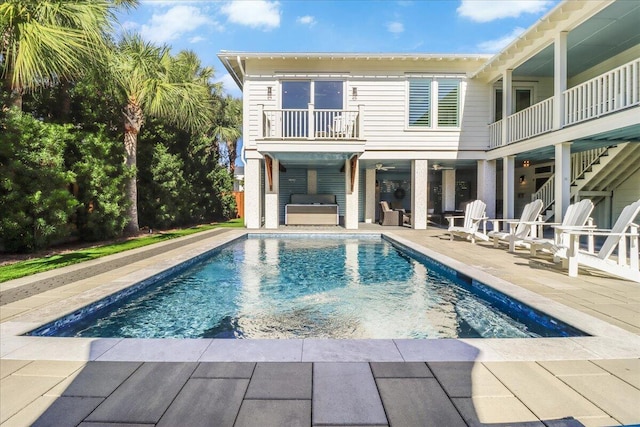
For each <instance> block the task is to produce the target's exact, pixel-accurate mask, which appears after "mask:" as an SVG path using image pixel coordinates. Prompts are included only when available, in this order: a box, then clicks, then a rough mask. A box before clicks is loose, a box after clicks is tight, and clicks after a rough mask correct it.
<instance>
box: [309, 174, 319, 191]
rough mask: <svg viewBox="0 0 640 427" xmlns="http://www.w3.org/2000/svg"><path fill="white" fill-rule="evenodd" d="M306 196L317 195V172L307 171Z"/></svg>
mask: <svg viewBox="0 0 640 427" xmlns="http://www.w3.org/2000/svg"><path fill="white" fill-rule="evenodd" d="M307 194H318V171H317V170H315V169H309V170H307Z"/></svg>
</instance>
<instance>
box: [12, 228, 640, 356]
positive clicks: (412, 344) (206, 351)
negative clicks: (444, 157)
mask: <svg viewBox="0 0 640 427" xmlns="http://www.w3.org/2000/svg"><path fill="white" fill-rule="evenodd" d="M301 232H302V233H303V234H349V235H363V234H364V235H379V236H385V237H386V238H388V239H390V240H391V241H396V242H398V243H400V244H401V245H404V246H406V247H408V248H410V249H411V250H414V251H416V252H418V253H421V254H423V255H425V256H427V257H430V258H433V259H434V260H436V261H437V262H440V263H442V264H444V265H446V266H448V267H450V268H453V269H455V270H458V271H459V272H461V273H462V274H464V275H466V276H469V277H471V278H473V279H476V280H478V281H479V282H482V283H484V284H486V285H489V286H491V287H493V288H495V289H497V290H498V291H500V292H503V293H505V294H507V295H509V296H511V297H513V298H515V299H517V300H519V301H522V302H524V303H526V304H527V305H529V306H531V307H533V308H535V309H538V310H541V311H543V312H544V313H547V314H549V315H551V316H553V317H555V318H557V319H558V320H561V321H563V322H565V323H568V324H570V325H572V326H574V327H577V328H578V329H580V330H582V331H584V332H586V333H588V334H590V335H591V336H586V337H571V338H491V339H488V338H476V339H350V340H341V339H340V340H339V339H310V338H307V339H277V340H261V339H252V340H229V339H134V338H124V339H120V338H58V337H33V336H21V334H24V333H25V332H28V331H31V330H33V329H35V328H37V327H39V326H41V325H44V324H46V323H49V322H51V321H53V320H55V319H58V318H60V317H61V316H63V315H65V314H68V313H70V312H73V311H74V310H76V309H78V308H79V307H81V306H84V305H86V304H89V303H91V302H94V301H97V300H99V299H101V298H104V297H105V296H107V295H109V294H112V293H114V292H117V291H119V290H121V289H124V288H127V287H130V286H132V285H134V284H136V283H138V282H140V281H142V280H145V279H148V278H149V277H151V276H154V275H156V274H160V273H163V272H166V271H167V270H168V269H172V268H175V266H177V265H179V264H180V263H182V262H185V261H187V260H189V259H191V258H193V257H195V256H198V255H202V254H203V253H206V252H208V251H211V250H214V249H216V248H217V247H219V246H221V245H223V244H226V243H229V242H230V241H232V240H235V239H237V238H240V237H243V236H245V235H247V234H267V235H273V234H291V233H294V234H297V233H301ZM461 244H465V243H461ZM155 258H157V260H154V261H153V262H152V263H151V264H148V265H142V264H141V265H140V268H137V269H135V270H134V271H132V272H131V273H129V274H125V275H124V276H121V277H118V278H115V279H113V280H111V281H108V282H106V283H102V284H100V285H96V286H95V287H93V288H91V289H88V290H86V291H84V292H82V293H79V294H76V295H73V296H70V297H68V298H64V299H61V300H59V301H54V302H52V303H51V304H47V305H45V306H43V307H41V308H36V309H34V310H32V311H29V312H27V313H24V314H21V315H18V316H16V317H14V318H10V319H8V320H6V321H4V322H2V323H1V324H0V334H1V335H2V340H1V341H2V342H1V343H0V358H3V359H21V360H78V361H91V360H97V361H175V362H188V361H236V362H238V361H267V362H283V361H304V362H336V361H340V362H363V361H368V362H391V361H424V362H429V361H540V360H593V359H626V358H638V357H640V337H639V336H638V335H636V334H633V333H631V332H628V331H625V330H624V329H622V328H619V327H617V326H614V325H611V324H609V323H607V322H605V321H603V320H600V319H597V318H595V317H593V316H590V315H588V314H586V313H583V312H580V311H578V310H576V309H573V308H570V307H567V306H566V305H563V304H561V303H559V302H556V301H553V300H551V299H549V298H547V297H544V296H542V295H539V294H537V293H535V292H532V291H529V290H527V289H524V288H522V287H520V286H518V285H515V284H512V283H510V282H508V281H506V280H503V279H500V278H497V277H495V276H492V275H491V274H489V273H487V272H485V271H482V270H480V269H478V268H476V267H473V266H469V265H467V264H464V263H463V262H460V261H457V260H455V259H453V258H450V257H448V256H446V255H444V254H442V253H439V252H435V251H433V250H431V249H429V248H426V247H424V246H422V245H419V244H417V243H415V242H412V241H410V240H407V239H405V238H403V237H401V236H399V235H397V234H395V233H393V231H390V232H387V231H381V232H373V231H370V230H360V231H349V230H339V231H328V230H324V229H323V230H317V231H316V230H312V231H310V230H304V231H300V230H273V231H270V230H256V231H252V230H229V231H228V232H226V233H220V234H217V235H214V236H212V237H211V238H207V239H204V240H202V241H200V242H197V243H193V244H187V245H185V247H184V248H182V249H181V250H174V251H170V252H168V253H166V254H164V255H163V256H159V257H155ZM30 298H37V296H34V297H30Z"/></svg>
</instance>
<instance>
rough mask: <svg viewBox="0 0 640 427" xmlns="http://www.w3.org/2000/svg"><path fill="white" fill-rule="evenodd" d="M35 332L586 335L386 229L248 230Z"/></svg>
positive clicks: (84, 334)
mask: <svg viewBox="0 0 640 427" xmlns="http://www.w3.org/2000/svg"><path fill="white" fill-rule="evenodd" d="M190 264H192V265H190V266H182V270H183V271H180V272H177V271H173V272H172V274H173V276H170V277H165V278H163V279H161V280H157V281H153V282H151V283H144V284H140V285H137V286H134V287H132V288H131V289H129V290H128V291H127V292H124V293H121V294H118V295H115V296H111V297H109V298H108V299H105V300H101V301H99V302H97V303H94V304H93V305H92V306H89V307H87V308H85V309H83V310H81V312H78V313H72V314H71V315H69V316H66V317H64V318H62V319H59V320H57V321H55V322H52V323H51V324H48V325H45V326H43V327H41V328H39V329H37V330H36V331H33V332H31V333H30V335H54V336H72V337H125V338H127V337H135V338H151V337H153V338H307V337H314V338H478V337H483V338H512V337H540V336H543V337H565V336H578V335H584V333H582V332H580V331H579V330H577V329H575V328H573V327H571V326H569V325H566V324H564V323H562V322H560V321H558V320H555V319H553V318H550V317H548V316H546V315H544V314H543V313H541V312H539V311H536V310H534V309H532V308H530V307H528V306H526V305H525V304H522V303H520V302H518V301H516V300H513V299H511V298H509V297H507V296H505V295H504V294H501V293H499V292H497V291H495V290H493V289H492V288H490V287H488V286H486V285H483V284H481V283H478V282H476V281H474V280H471V279H470V278H467V277H465V276H463V275H461V274H459V273H457V272H455V271H454V270H451V269H449V268H447V267H444V266H442V265H441V264H438V263H436V262H435V261H433V260H431V259H429V258H427V257H426V256H424V255H421V254H419V253H417V252H414V251H412V250H410V249H409V248H406V247H402V245H400V244H398V243H392V242H391V241H389V240H387V239H383V238H381V237H380V236H379V235H370V236H367V235H358V236H354V235H341V236H335V235H290V234H287V235H269V236H262V235H249V236H248V237H246V238H241V239H238V240H236V241H234V242H232V243H230V244H227V245H224V246H223V247H220V248H218V249H216V250H214V251H212V252H211V253H210V254H208V255H207V257H206V259H204V260H201V261H199V262H197V263H190Z"/></svg>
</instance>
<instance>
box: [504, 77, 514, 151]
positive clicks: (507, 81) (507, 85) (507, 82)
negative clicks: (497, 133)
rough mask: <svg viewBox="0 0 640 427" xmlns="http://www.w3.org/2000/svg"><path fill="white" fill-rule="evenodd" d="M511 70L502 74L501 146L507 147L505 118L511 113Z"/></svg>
mask: <svg viewBox="0 0 640 427" xmlns="http://www.w3.org/2000/svg"><path fill="white" fill-rule="evenodd" d="M512 74H513V70H504V72H503V73H502V145H507V144H508V143H509V142H511V141H509V138H508V137H509V126H507V117H509V116H510V115H511V113H512V111H513V110H512V108H511V104H512V98H511V92H512V90H511V87H512V86H513V83H512Z"/></svg>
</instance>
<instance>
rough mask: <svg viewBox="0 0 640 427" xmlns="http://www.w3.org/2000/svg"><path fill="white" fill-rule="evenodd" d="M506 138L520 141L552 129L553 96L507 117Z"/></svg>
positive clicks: (510, 140) (509, 140) (511, 140)
mask: <svg viewBox="0 0 640 427" xmlns="http://www.w3.org/2000/svg"><path fill="white" fill-rule="evenodd" d="M507 129H508V134H507V140H508V142H509V143H511V142H516V141H522V140H523V139H527V138H531V137H533V136H536V135H540V134H543V133H546V132H549V131H550V130H551V129H553V97H551V98H547V99H545V100H544V101H541V102H538V103H537V104H535V105H532V106H531V107H529V108H526V109H524V110H522V111H519V112H517V113H516V114H513V115H511V116H509V117H507Z"/></svg>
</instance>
